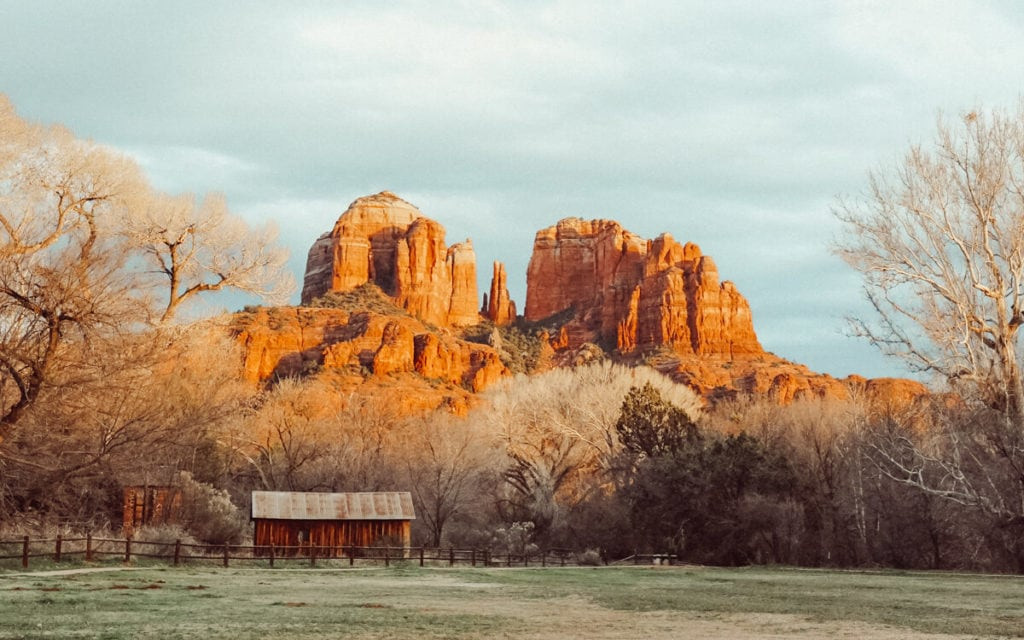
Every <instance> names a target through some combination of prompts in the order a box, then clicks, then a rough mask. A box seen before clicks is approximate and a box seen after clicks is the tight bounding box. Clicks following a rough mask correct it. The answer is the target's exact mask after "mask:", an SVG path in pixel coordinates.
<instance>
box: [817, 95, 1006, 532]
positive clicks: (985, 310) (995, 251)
mask: <svg viewBox="0 0 1024 640" xmlns="http://www.w3.org/2000/svg"><path fill="white" fill-rule="evenodd" d="M836 214H837V216H838V218H839V219H840V220H841V221H842V223H843V224H844V225H845V228H846V235H845V236H844V239H843V240H842V241H841V244H840V245H839V246H838V253H839V254H840V255H841V256H842V257H843V258H844V259H845V260H846V262H847V263H849V264H850V265H851V266H853V267H854V268H855V269H857V270H858V271H860V272H861V274H862V276H863V278H864V289H865V292H866V293H867V297H868V300H869V301H870V302H871V304H872V305H873V307H874V309H875V311H876V312H877V313H876V316H877V322H876V323H875V322H868V321H863V320H862V321H856V322H855V326H856V327H857V329H858V330H859V332H860V333H861V334H862V335H864V336H866V337H867V338H868V339H869V340H870V341H871V342H873V343H874V344H876V345H878V346H879V347H881V349H882V350H883V351H884V352H886V353H890V354H894V355H896V356H898V357H901V358H903V360H904V361H905V362H906V363H907V364H909V365H910V366H911V367H912V368H914V369H916V370H918V371H923V372H931V373H933V374H936V375H937V376H938V377H940V378H941V379H944V380H945V381H947V382H948V383H949V384H950V385H951V386H952V388H953V389H954V390H955V391H956V392H957V394H958V395H957V397H958V400H957V401H956V402H955V403H953V404H954V405H957V406H954V407H947V409H949V410H948V411H944V412H943V416H944V417H942V418H940V419H937V420H936V423H935V426H934V427H933V428H932V430H931V431H930V432H929V433H927V434H925V435H924V436H923V437H917V436H916V435H915V434H914V432H913V430H912V429H907V428H905V427H901V428H900V429H895V430H889V431H888V432H887V433H886V434H885V437H881V438H879V439H878V440H877V441H876V443H875V446H874V451H875V454H876V456H877V459H878V460H879V463H880V465H881V466H882V468H883V469H884V470H885V472H886V473H888V474H890V475H891V476H892V477H894V478H897V479H899V480H901V481H903V482H905V483H908V484H911V485H914V486H917V487H919V488H921V489H924V490H926V491H928V492H931V493H932V494H934V495H938V496H941V497H943V498H947V499H949V500H954V501H957V502H960V503H961V504H964V505H968V506H971V507H975V508H979V509H982V510H984V511H985V512H988V513H991V514H995V515H997V516H999V517H1000V518H1001V519H1002V520H1003V522H1006V523H1012V522H1018V521H1019V522H1021V523H1024V518H1022V516H1024V381H1022V379H1021V365H1020V354H1019V353H1018V340H1019V331H1018V330H1019V328H1020V326H1021V324H1024V105H1022V107H1021V108H1019V109H1018V110H1017V111H1016V112H1015V113H1004V112H989V113H986V112H979V111H972V112H970V113H967V114H966V115H964V116H963V117H961V118H960V119H959V120H957V121H956V122H954V123H948V122H946V121H942V120H940V122H939V124H938V134H937V136H936V139H935V141H934V144H933V145H932V146H931V147H928V148H925V147H921V146H915V147H912V148H911V149H910V151H909V152H908V153H907V155H906V157H905V158H904V159H903V161H902V163H900V164H899V165H898V166H897V167H896V170H895V172H894V173H893V174H891V175H882V174H877V173H876V174H873V175H871V179H870V188H869V191H868V193H867V194H866V195H865V197H863V198H861V199H858V200H846V201H841V202H840V203H839V205H838V207H837V210H836Z"/></svg>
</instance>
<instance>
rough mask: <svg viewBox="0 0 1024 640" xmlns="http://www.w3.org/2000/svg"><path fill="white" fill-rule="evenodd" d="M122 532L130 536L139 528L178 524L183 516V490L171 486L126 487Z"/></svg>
mask: <svg viewBox="0 0 1024 640" xmlns="http://www.w3.org/2000/svg"><path fill="white" fill-rule="evenodd" d="M123 505H124V510H123V511H124V522H123V526H122V531H123V532H124V535H126V536H130V535H132V534H134V533H135V530H136V529H138V528H139V527H144V526H148V525H156V524H177V523H178V522H179V516H180V515H181V489H180V488H178V487H171V486H153V485H136V486H127V487H124V502H123Z"/></svg>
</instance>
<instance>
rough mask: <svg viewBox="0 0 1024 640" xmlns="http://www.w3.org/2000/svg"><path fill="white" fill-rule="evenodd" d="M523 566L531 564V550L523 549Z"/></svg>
mask: <svg viewBox="0 0 1024 640" xmlns="http://www.w3.org/2000/svg"><path fill="white" fill-rule="evenodd" d="M523 566H524V567H528V566H530V552H529V551H527V550H526V549H523Z"/></svg>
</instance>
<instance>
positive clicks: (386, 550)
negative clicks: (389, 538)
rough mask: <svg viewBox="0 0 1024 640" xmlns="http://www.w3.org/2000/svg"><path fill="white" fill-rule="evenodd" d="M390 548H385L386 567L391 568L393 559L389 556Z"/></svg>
mask: <svg viewBox="0 0 1024 640" xmlns="http://www.w3.org/2000/svg"><path fill="white" fill-rule="evenodd" d="M390 548H391V547H388V546H385V547H384V566H385V567H390V566H391V558H390V557H389V554H388V549H390Z"/></svg>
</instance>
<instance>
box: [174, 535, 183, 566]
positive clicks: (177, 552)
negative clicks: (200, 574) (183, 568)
mask: <svg viewBox="0 0 1024 640" xmlns="http://www.w3.org/2000/svg"><path fill="white" fill-rule="evenodd" d="M180 563H181V540H180V539H179V540H175V541H174V566H178V565H179V564H180Z"/></svg>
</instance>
